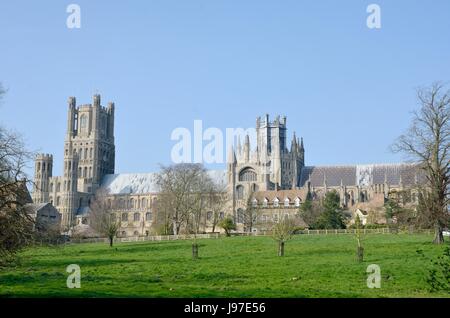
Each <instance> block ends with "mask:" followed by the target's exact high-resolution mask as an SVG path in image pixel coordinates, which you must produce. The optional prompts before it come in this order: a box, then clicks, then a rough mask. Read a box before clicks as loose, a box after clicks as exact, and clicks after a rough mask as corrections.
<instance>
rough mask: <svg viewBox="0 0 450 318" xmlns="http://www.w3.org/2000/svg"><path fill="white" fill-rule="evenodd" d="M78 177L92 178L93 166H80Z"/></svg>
mask: <svg viewBox="0 0 450 318" xmlns="http://www.w3.org/2000/svg"><path fill="white" fill-rule="evenodd" d="M78 177H79V178H92V167H89V170H88V167H84V169H83V167H79V168H78Z"/></svg>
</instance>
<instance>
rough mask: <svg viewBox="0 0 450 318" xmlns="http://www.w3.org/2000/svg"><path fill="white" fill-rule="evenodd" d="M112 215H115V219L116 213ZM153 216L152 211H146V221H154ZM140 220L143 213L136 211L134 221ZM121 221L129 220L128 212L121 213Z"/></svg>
mask: <svg viewBox="0 0 450 318" xmlns="http://www.w3.org/2000/svg"><path fill="white" fill-rule="evenodd" d="M112 217H113V219H115V218H116V215H115V214H112ZM152 218H153V214H152V212H147V213H145V221H147V222H150V221H152ZM140 220H141V214H140V213H137V212H136V213H134V214H133V222H139V221H140ZM121 221H122V222H128V221H129V219H128V213H126V212H124V213H122V214H121Z"/></svg>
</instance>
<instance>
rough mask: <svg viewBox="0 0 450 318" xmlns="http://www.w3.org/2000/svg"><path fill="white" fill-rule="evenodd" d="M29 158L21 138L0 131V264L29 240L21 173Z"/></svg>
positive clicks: (26, 198)
mask: <svg viewBox="0 0 450 318" xmlns="http://www.w3.org/2000/svg"><path fill="white" fill-rule="evenodd" d="M0 89H1V87H0ZM0 96H1V94H0ZM31 158H32V153H31V152H29V151H27V150H26V149H25V145H24V143H23V141H22V137H21V136H20V135H18V134H16V133H13V132H10V131H8V130H6V129H5V128H3V127H0V261H7V260H8V259H11V257H12V256H14V254H15V252H17V251H18V250H19V249H20V248H22V247H23V246H26V245H27V244H29V243H31V242H32V239H33V219H32V218H31V216H30V215H29V213H28V209H27V208H26V206H25V204H26V203H28V202H29V193H28V189H27V183H30V180H28V178H27V176H26V174H25V173H24V168H25V166H26V162H27V161H28V160H30V159H31Z"/></svg>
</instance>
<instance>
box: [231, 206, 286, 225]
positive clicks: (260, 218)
mask: <svg viewBox="0 0 450 318" xmlns="http://www.w3.org/2000/svg"><path fill="white" fill-rule="evenodd" d="M280 217H281V218H284V219H285V220H288V219H289V218H291V216H290V215H289V213H285V214H284V215H278V214H273V215H272V218H271V217H270V216H269V215H266V214H263V215H260V216H258V217H257V221H260V222H263V223H267V222H269V221H271V219H272V221H274V222H278V220H279V219H280ZM244 218H245V214H244V211H243V210H242V209H238V210H237V220H236V221H237V223H244Z"/></svg>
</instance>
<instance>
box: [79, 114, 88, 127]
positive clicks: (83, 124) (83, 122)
mask: <svg viewBox="0 0 450 318" xmlns="http://www.w3.org/2000/svg"><path fill="white" fill-rule="evenodd" d="M86 126H87V118H86V115H81V117H80V129H81V130H84V129H85V128H86Z"/></svg>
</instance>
